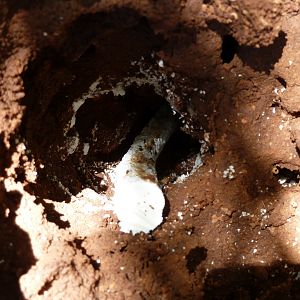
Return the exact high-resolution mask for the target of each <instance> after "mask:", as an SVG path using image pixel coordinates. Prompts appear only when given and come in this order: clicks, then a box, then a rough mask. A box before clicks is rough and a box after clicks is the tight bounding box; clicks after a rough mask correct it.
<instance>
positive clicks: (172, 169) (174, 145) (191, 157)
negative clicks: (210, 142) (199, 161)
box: [156, 129, 201, 179]
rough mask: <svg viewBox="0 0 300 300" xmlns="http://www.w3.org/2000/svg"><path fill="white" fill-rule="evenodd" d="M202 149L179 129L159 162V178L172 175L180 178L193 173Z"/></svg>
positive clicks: (157, 165) (157, 164)
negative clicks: (196, 158) (197, 156)
mask: <svg viewBox="0 0 300 300" xmlns="http://www.w3.org/2000/svg"><path fill="white" fill-rule="evenodd" d="M200 147H201V145H200V144H199V142H198V141H197V140H195V139H193V138H192V137H191V136H189V135H188V134H186V133H184V132H183V131H181V130H180V129H178V130H177V131H176V132H175V133H174V134H173V135H172V137H171V138H170V140H169V141H168V142H167V144H166V146H165V148H164V149H163V151H162V153H161V154H160V156H159V158H158V160H157V163H156V170H157V175H158V178H159V179H162V178H164V177H165V176H169V175H172V173H173V174H174V175H175V176H180V175H182V174H186V173H189V172H191V171H192V169H193V165H194V163H195V156H196V155H197V154H198V153H199V151H200Z"/></svg>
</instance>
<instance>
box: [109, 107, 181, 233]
mask: <svg viewBox="0 0 300 300" xmlns="http://www.w3.org/2000/svg"><path fill="white" fill-rule="evenodd" d="M175 127H176V122H175V119H174V117H173V116H172V113H171V112H170V111H169V110H168V109H167V107H165V106H163V107H162V108H161V109H160V110H159V111H158V112H157V113H156V115H155V116H154V117H153V119H152V120H151V121H150V122H149V124H148V125H147V126H146V127H145V128H144V129H143V130H142V132H141V133H140V135H139V136H137V137H136V138H135V140H134V142H133V144H132V146H131V147H130V149H129V150H128V152H127V153H126V154H125V155H124V157H123V158H122V160H121V162H120V163H119V165H118V166H117V167H116V169H115V172H114V176H113V178H112V180H113V183H114V196H113V198H112V200H113V207H114V212H115V213H116V215H117V217H118V219H119V221H120V223H119V225H120V228H121V231H123V232H127V233H129V232H132V233H133V234H136V233H139V232H145V233H149V232H150V231H151V230H154V229H155V228H156V227H157V226H158V225H160V224H161V223H162V221H163V216H162V213H163V209H164V206H165V199H164V195H163V192H162V191H161V189H160V187H159V186H158V180H157V174H156V167H155V164H156V160H157V158H158V156H159V154H160V152H161V151H162V149H163V147H164V145H165V144H166V142H167V141H168V139H169V137H170V136H171V134H172V133H173V132H174V130H175Z"/></svg>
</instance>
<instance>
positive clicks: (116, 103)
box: [75, 85, 165, 162]
mask: <svg viewBox="0 0 300 300" xmlns="http://www.w3.org/2000/svg"><path fill="white" fill-rule="evenodd" d="M164 101H165V100H164V99H163V98H162V97H161V96H159V95H157V94H156V93H155V92H154V89H153V87H152V86H150V85H143V86H141V87H137V86H136V85H132V86H130V87H128V88H127V89H126V93H125V95H124V96H114V95H113V93H108V94H105V95H101V96H100V97H98V98H95V99H88V100H87V101H86V102H85V104H84V105H82V107H81V108H80V109H79V110H78V112H77V114H76V124H75V127H76V130H77V131H78V133H79V136H80V139H81V140H82V141H83V142H84V143H90V147H91V148H90V151H89V155H88V156H87V160H93V161H95V160H96V161H99V160H103V161H106V162H109V161H118V160H120V159H121V158H122V156H123V155H124V154H125V153H126V151H127V150H128V149H129V147H130V145H131V144H132V142H133V140H134V138H135V136H136V135H138V134H139V133H140V131H141V130H142V129H143V128H144V126H146V124H147V123H148V122H149V120H150V119H151V117H152V116H153V115H154V114H155V112H156V111H157V109H158V107H159V106H160V105H161V104H162V103H163V102H164Z"/></svg>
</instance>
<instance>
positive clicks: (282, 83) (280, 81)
mask: <svg viewBox="0 0 300 300" xmlns="http://www.w3.org/2000/svg"><path fill="white" fill-rule="evenodd" d="M276 79H277V81H278V82H279V83H280V84H281V85H282V86H283V87H284V88H285V89H286V81H285V80H284V79H283V78H282V77H277V78H276Z"/></svg>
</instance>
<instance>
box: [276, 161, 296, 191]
mask: <svg viewBox="0 0 300 300" xmlns="http://www.w3.org/2000/svg"><path fill="white" fill-rule="evenodd" d="M272 173H273V174H274V176H275V177H276V179H277V180H278V182H279V184H281V185H282V186H283V187H291V186H294V185H297V184H298V183H299V181H300V170H290V169H288V168H285V167H280V166H274V167H273V169H272Z"/></svg>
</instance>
